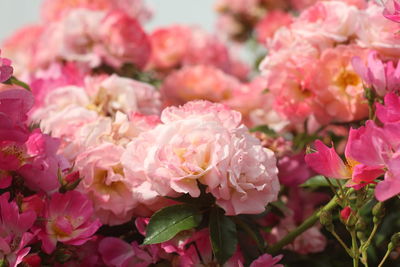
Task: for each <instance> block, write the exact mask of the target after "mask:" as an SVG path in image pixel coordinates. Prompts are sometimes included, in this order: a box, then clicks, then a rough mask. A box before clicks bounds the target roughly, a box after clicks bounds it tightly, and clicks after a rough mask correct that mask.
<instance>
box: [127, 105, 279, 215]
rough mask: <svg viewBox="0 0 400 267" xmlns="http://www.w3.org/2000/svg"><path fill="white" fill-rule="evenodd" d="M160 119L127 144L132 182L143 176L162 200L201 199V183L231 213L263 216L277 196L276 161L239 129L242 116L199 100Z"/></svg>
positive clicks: (170, 110) (257, 142)
mask: <svg viewBox="0 0 400 267" xmlns="http://www.w3.org/2000/svg"><path fill="white" fill-rule="evenodd" d="M161 121H162V122H163V123H162V124H160V125H158V126H156V127H155V128H154V129H153V130H150V131H147V132H144V133H142V134H140V135H139V136H138V137H137V138H136V139H134V140H133V141H132V142H131V143H130V144H129V145H128V147H127V152H128V153H127V155H126V156H125V157H124V156H123V158H122V162H123V164H124V163H125V162H126V164H124V165H125V167H126V168H127V169H129V170H130V172H131V177H133V178H132V179H135V177H140V176H145V177H146V178H147V180H148V181H149V182H151V186H152V189H154V190H155V191H156V192H158V193H159V194H160V195H161V196H176V195H177V193H188V194H190V195H191V196H192V197H198V196H199V195H200V190H199V188H198V184H197V183H198V182H200V183H202V184H205V185H206V186H207V187H208V189H207V190H208V191H209V192H211V193H212V194H213V195H214V196H215V197H216V198H217V204H219V205H220V206H222V207H223V208H224V209H225V211H226V214H228V215H233V214H239V213H260V212H262V211H263V210H264V208H265V205H266V204H267V203H268V202H270V201H273V200H274V199H275V198H276V194H277V192H278V191H279V183H278V180H277V176H276V174H277V168H276V162H275V157H274V155H273V153H272V152H271V151H269V150H267V149H264V148H262V146H261V144H260V143H259V141H258V140H257V139H256V138H254V137H252V136H250V135H249V133H248V131H247V128H245V127H244V126H240V127H239V123H240V114H239V113H237V112H234V111H230V110H229V109H227V108H225V107H224V106H222V105H220V104H219V105H218V104H211V103H209V102H205V101H197V102H189V103H188V104H186V105H184V106H183V107H179V108H177V107H170V108H167V109H166V110H164V111H163V113H162V115H161ZM250 203H251V204H250ZM249 207H251V208H249Z"/></svg>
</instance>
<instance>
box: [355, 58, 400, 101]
mask: <svg viewBox="0 0 400 267" xmlns="http://www.w3.org/2000/svg"><path fill="white" fill-rule="evenodd" d="M352 65H353V68H354V70H355V71H356V72H357V74H358V75H360V76H361V78H362V79H363V81H364V83H365V84H366V85H367V86H371V87H373V88H374V89H375V91H376V93H377V94H378V95H380V96H384V95H385V94H386V93H387V92H393V91H397V90H399V89H400V64H397V67H394V63H393V62H392V61H389V62H387V63H383V62H382V61H381V60H380V59H379V58H378V53H377V52H376V51H371V52H370V53H369V55H368V61H367V65H365V64H364V62H363V60H362V59H361V58H360V57H354V58H353V59H352Z"/></svg>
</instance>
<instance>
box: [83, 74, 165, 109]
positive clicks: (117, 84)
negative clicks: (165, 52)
mask: <svg viewBox="0 0 400 267" xmlns="http://www.w3.org/2000/svg"><path fill="white" fill-rule="evenodd" d="M85 90H86V92H87V94H88V96H89V98H90V99H91V102H92V103H91V104H89V108H91V109H94V110H96V111H98V112H99V113H100V114H104V115H107V114H108V116H110V115H115V114H116V112H118V111H120V112H123V113H125V114H131V113H133V112H135V113H141V114H144V115H158V114H160V111H161V100H160V93H159V92H158V91H157V90H156V89H155V88H154V87H153V86H151V85H149V84H147V83H142V82H139V81H136V80H133V79H129V78H123V77H119V76H117V75H115V74H113V75H111V76H109V77H104V79H103V78H102V79H98V78H97V77H87V78H86V80H85Z"/></svg>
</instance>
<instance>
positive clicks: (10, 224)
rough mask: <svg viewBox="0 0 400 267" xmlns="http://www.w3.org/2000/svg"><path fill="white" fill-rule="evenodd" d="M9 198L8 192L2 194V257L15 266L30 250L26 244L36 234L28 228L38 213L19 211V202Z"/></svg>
mask: <svg viewBox="0 0 400 267" xmlns="http://www.w3.org/2000/svg"><path fill="white" fill-rule="evenodd" d="M8 199H9V194H8V193H5V194H3V195H1V196H0V258H2V259H3V258H6V259H7V261H8V263H9V266H10V267H15V266H17V265H18V264H19V263H20V262H21V261H22V259H23V258H24V257H25V256H26V255H27V254H28V253H29V251H30V248H29V247H26V245H27V244H28V243H29V242H30V241H31V240H32V238H33V237H34V234H32V233H30V232H28V230H29V229H30V228H31V227H32V226H33V223H34V222H35V220H36V214H35V212H33V211H25V212H22V213H19V210H18V206H17V204H16V203H15V202H8Z"/></svg>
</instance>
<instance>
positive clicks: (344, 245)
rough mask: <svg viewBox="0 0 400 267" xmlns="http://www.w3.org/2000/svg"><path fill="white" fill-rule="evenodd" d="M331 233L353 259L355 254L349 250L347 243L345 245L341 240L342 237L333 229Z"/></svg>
mask: <svg viewBox="0 0 400 267" xmlns="http://www.w3.org/2000/svg"><path fill="white" fill-rule="evenodd" d="M330 232H331V234H332V235H333V236H334V237H335V238H336V240H337V241H338V242H339V243H340V244H341V245H342V247H343V248H344V249H345V250H346V252H347V254H349V256H350V257H353V252H352V251H351V250H350V249H349V247H348V246H347V245H346V243H344V241H343V239H342V238H340V236H339V235H338V234H337V233H336V231H335V230H334V229H332V231H330Z"/></svg>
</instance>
